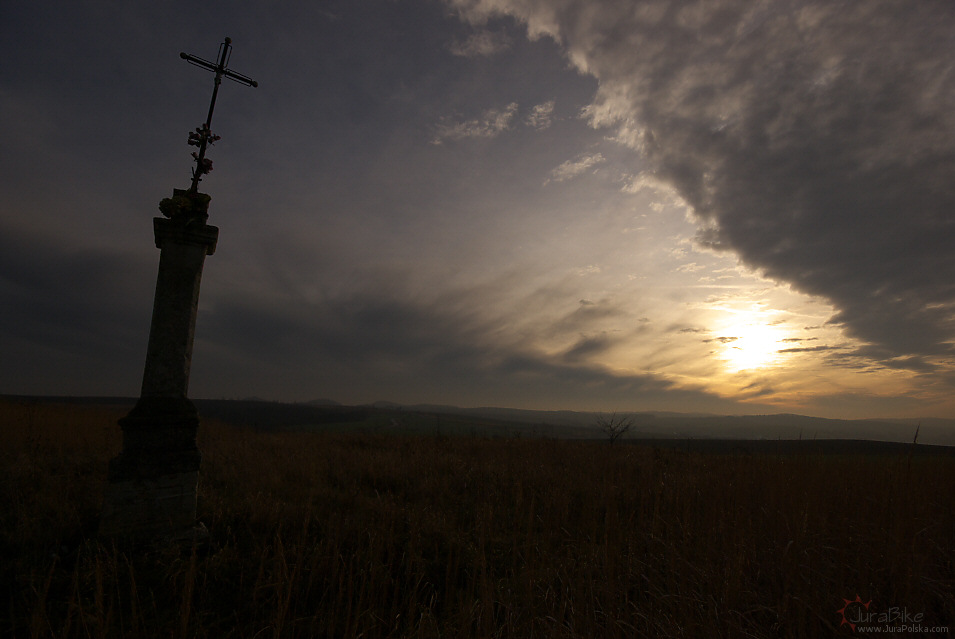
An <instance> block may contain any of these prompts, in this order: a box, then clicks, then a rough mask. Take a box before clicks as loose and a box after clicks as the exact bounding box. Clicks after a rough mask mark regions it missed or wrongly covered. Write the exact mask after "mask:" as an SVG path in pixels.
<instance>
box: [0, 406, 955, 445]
mask: <svg viewBox="0 0 955 639" xmlns="http://www.w3.org/2000/svg"><path fill="white" fill-rule="evenodd" d="M0 400H7V401H42V402H67V403H77V404H109V405H120V406H123V405H125V406H129V407H132V406H133V405H134V404H135V403H136V400H135V399H133V398H128V397H127V398H124V397H30V396H13V395H0ZM193 402H194V403H195V404H196V407H197V409H198V410H199V414H200V415H201V416H203V417H204V418H208V419H220V420H222V421H226V422H229V423H233V424H238V425H245V426H250V427H253V428H259V429H265V430H275V429H285V428H296V429H299V428H309V429H316V428H329V427H335V428H350V429H361V430H366V431H375V432H378V431H382V430H385V431H396V432H419V433H445V434H455V433H461V434H475V435H477V434H480V435H491V436H507V437H519V436H526V437H555V438H572V439H602V438H603V435H602V434H601V433H600V431H599V430H597V429H596V427H595V425H594V419H595V414H594V413H592V412H581V411H568V410H560V411H539V410H525V409H515V408H499V407H479V408H460V407H457V406H444V405H433V404H417V405H410V406H402V405H400V404H396V403H394V402H384V401H380V402H375V403H374V404H369V405H364V406H343V405H341V404H339V403H337V402H334V401H332V400H315V401H312V402H308V403H294V404H289V403H281V402H270V401H265V400H261V399H249V400H224V399H194V400H193ZM627 414H630V415H633V416H634V426H633V428H632V429H631V431H630V432H629V433H627V435H626V439H653V440H674V441H686V440H696V439H699V440H732V441H770V440H772V441H775V440H786V441H800V440H802V441H813V440H866V441H875V442H895V443H902V444H910V443H912V440H913V438H914V437H915V431H916V428H918V429H919V430H918V443H919V444H925V445H930V444H932V445H941V446H955V420H953V419H938V418H926V419H921V420H919V419H884V420H875V419H862V420H846V419H825V418H821V417H807V416H805V415H792V414H773V415H736V416H732V415H701V414H689V413H687V414H684V413H672V412H636V413H627Z"/></svg>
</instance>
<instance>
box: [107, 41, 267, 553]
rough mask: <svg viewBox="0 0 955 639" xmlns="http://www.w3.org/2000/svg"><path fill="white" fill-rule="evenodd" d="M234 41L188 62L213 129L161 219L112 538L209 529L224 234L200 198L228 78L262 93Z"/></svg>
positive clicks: (198, 136)
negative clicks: (205, 485)
mask: <svg viewBox="0 0 955 639" xmlns="http://www.w3.org/2000/svg"><path fill="white" fill-rule="evenodd" d="M231 43H232V41H231V40H230V39H229V38H226V39H225V42H224V43H223V44H222V45H220V47H219V61H218V62H217V63H215V64H213V63H212V62H208V61H206V60H203V59H202V58H197V57H195V56H190V55H187V54H185V53H182V54H180V56H181V57H182V58H183V59H185V60H187V61H188V62H190V63H192V64H196V65H198V66H201V67H204V68H207V69H209V70H212V71H215V74H216V76H215V88H214V89H213V91H212V103H211V104H210V105H209V115H208V117H207V118H206V121H205V123H204V124H203V125H202V126H201V127H199V128H198V129H196V132H195V133H190V134H189V144H190V145H192V146H197V147H199V151H198V152H197V153H193V157H194V159H195V161H196V167H195V168H194V169H193V171H192V186H191V187H190V188H189V189H188V190H186V189H173V196H172V197H171V198H165V199H163V200H162V201H161V202H160V203H159V210H160V211H162V213H163V215H164V216H165V218H162V217H156V218H153V230H154V233H155V238H156V247H157V248H159V249H160V251H161V252H160V255H159V275H158V277H157V278H156V294H155V298H154V301H153V316H152V323H151V325H150V329H149V344H148V347H147V351H146V365H145V367H144V370H143V384H142V391H141V393H140V397H139V400H138V401H137V402H136V406H134V407H133V409H132V410H131V411H130V413H129V414H128V415H127V416H126V417H124V418H122V419H121V420H120V421H119V424H120V426H121V427H122V429H123V450H122V452H121V453H120V454H119V456H118V457H116V458H114V459H112V460H110V463H109V475H108V484H107V487H106V494H105V499H104V503H103V513H102V517H101V519H100V532H101V533H102V534H104V535H110V536H125V537H133V538H139V539H150V540H157V539H160V540H162V539H166V540H169V539H182V540H189V539H196V538H197V537H200V536H202V535H203V531H204V530H205V528H204V527H203V526H202V525H201V524H197V523H196V495H197V487H198V481H199V463H200V461H201V455H200V453H199V448H198V446H197V445H196V434H197V432H198V430H199V414H198V412H197V411H196V407H195V405H194V404H193V403H192V402H191V401H190V400H189V399H188V397H187V391H188V387H189V370H190V367H191V364H192V343H193V336H194V334H195V325H196V312H197V310H198V306H199V281H200V279H201V277H202V266H203V263H204V261H205V257H206V256H207V255H212V254H213V252H214V251H215V248H216V241H217V240H218V237H219V229H218V228H216V227H214V226H209V225H208V224H206V220H207V219H208V217H209V215H208V208H209V201H210V200H211V198H210V197H209V196H208V195H206V194H205V193H200V192H199V190H198V185H199V181H200V179H201V178H202V176H203V175H205V174H206V173H208V172H209V171H210V170H211V168H212V162H211V161H210V160H208V159H206V157H205V153H206V146H207V145H208V144H212V143H213V142H215V140H217V139H218V136H214V135H212V133H211V131H210V128H209V127H210V125H211V124H212V112H213V110H214V109H215V105H216V94H217V93H218V92H219V85H220V84H221V82H222V78H223V77H226V78H230V79H232V80H235V81H237V82H241V83H243V84H246V85H248V86H253V87H254V86H258V83H256V82H255V81H254V80H252V79H250V78H247V77H246V76H244V75H241V74H239V73H235V72H234V71H230V70H229V69H228V68H226V65H227V64H228V62H229V52H230V50H231ZM167 218H168V219H167Z"/></svg>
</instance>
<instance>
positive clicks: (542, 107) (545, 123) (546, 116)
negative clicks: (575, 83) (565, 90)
mask: <svg viewBox="0 0 955 639" xmlns="http://www.w3.org/2000/svg"><path fill="white" fill-rule="evenodd" d="M553 120H554V101H553V100H550V101H549V102H544V103H542V104H538V105H536V106H535V107H534V108H533V109H531V112H530V113H529V114H528V115H527V117H526V118H524V123H525V124H526V125H527V126H529V127H532V128H534V129H537V130H538V131H543V130H544V129H546V128H548V127H549V126H550V125H551V123H553Z"/></svg>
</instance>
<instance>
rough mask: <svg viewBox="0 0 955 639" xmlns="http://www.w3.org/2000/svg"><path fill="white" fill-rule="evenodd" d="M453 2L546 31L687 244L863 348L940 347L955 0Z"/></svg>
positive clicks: (949, 242)
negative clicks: (689, 224) (740, 268)
mask: <svg viewBox="0 0 955 639" xmlns="http://www.w3.org/2000/svg"><path fill="white" fill-rule="evenodd" d="M451 3H452V4H453V5H455V6H456V7H457V8H459V9H460V10H461V11H462V13H463V14H464V15H465V16H467V17H469V18H471V19H472V20H474V21H480V20H481V19H482V18H484V17H486V16H488V15H494V14H496V13H507V14H510V15H513V16H515V17H517V18H518V19H519V20H522V21H524V22H526V23H527V24H528V26H529V28H530V30H531V31H532V32H534V33H536V34H542V33H544V34H549V35H552V36H555V37H556V38H557V39H559V40H560V41H561V42H562V43H563V45H564V46H565V47H566V49H567V51H568V54H569V56H570V58H571V60H572V61H573V62H574V63H575V64H576V65H577V66H578V67H579V68H581V69H583V70H585V71H587V72H588V73H591V74H593V75H594V76H596V77H597V78H598V80H599V81H600V88H599V90H598V94H597V97H596V99H595V103H594V105H593V107H592V108H591V109H590V111H589V115H590V117H591V118H592V119H593V122H594V123H595V124H597V125H613V126H616V127H618V139H619V140H621V141H623V142H625V143H627V144H630V145H632V146H634V147H636V148H639V149H641V150H642V151H643V152H644V153H645V155H646V156H647V157H648V159H649V160H650V161H651V162H652V164H653V166H654V167H655V173H656V177H658V178H660V179H663V180H665V181H667V182H669V183H671V184H673V185H674V186H675V187H676V188H677V189H678V191H679V192H680V194H681V195H682V196H683V198H684V199H685V200H686V201H687V202H688V203H689V204H690V205H692V207H693V209H694V210H695V213H696V215H697V216H698V218H699V220H700V221H701V223H702V231H701V233H700V236H699V240H700V242H701V243H702V244H704V245H706V246H709V247H713V248H715V249H719V250H730V251H734V252H736V253H737V254H738V255H739V256H740V257H741V258H742V260H743V261H744V262H745V263H746V264H747V265H749V266H750V267H753V268H756V269H758V270H760V271H762V272H763V273H765V274H766V275H767V276H768V277H770V278H772V279H775V280H778V281H782V282H788V283H790V284H792V285H793V287H794V288H796V289H797V290H799V291H801V292H803V293H807V294H812V295H818V296H822V297H824V298H826V299H828V300H829V301H831V302H832V303H833V305H834V306H835V308H836V314H835V316H834V317H833V318H832V320H831V321H832V322H833V323H836V324H839V325H842V326H844V327H845V328H846V330H847V332H848V333H849V334H850V335H851V336H854V337H856V338H859V339H860V340H862V341H863V342H867V343H870V344H872V345H874V346H877V347H878V348H877V349H874V350H872V351H870V352H869V354H870V355H872V356H876V357H880V358H895V357H899V356H919V357H932V356H940V355H942V356H945V355H950V354H951V350H952V347H951V344H950V342H951V340H952V339H953V338H955V318H953V309H955V251H953V250H952V247H953V246H955V214H953V212H955V182H953V180H952V175H953V174H955V108H953V107H955V66H953V61H955V56H953V53H955V43H953V38H955V35H953V34H955V5H953V4H952V3H950V2H942V1H936V0H924V1H919V2H906V3H900V2H895V1H891V0H882V1H868V2H830V1H828V0H827V1H826V2H789V1H785V0H778V1H771V2H761V3H754V2H751V1H750V0H720V1H716V2H641V3H633V2H631V1H630V0H603V1H599V2H594V1H593V0H586V1H585V0H451ZM912 361H913V362H915V363H918V362H921V361H923V360H919V359H916V360H912Z"/></svg>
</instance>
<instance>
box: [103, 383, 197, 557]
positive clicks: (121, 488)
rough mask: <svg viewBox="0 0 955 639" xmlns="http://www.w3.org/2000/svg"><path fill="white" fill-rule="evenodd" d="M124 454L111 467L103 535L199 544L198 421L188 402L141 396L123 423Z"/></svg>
mask: <svg viewBox="0 0 955 639" xmlns="http://www.w3.org/2000/svg"><path fill="white" fill-rule="evenodd" d="M119 424H120V426H121V427H122V429H123V451H122V452H121V453H120V455H119V456H118V457H116V458H114V459H112V460H110V463H109V475H108V483H107V486H106V491H105V495H104V502H103V511H102V517H101V519H100V527H99V530H100V534H101V535H103V536H114V537H125V538H130V539H136V540H140V541H159V540H166V541H190V540H198V538H199V537H201V536H202V534H203V532H204V530H205V527H204V526H201V524H197V523H196V502H197V491H198V485H199V464H200V461H201V459H202V457H201V455H200V453H199V448H198V446H197V445H196V434H197V432H198V429H199V417H198V414H197V412H196V409H195V406H193V404H192V402H190V401H189V400H188V399H185V398H142V399H140V400H139V402H138V403H137V404H136V407H135V408H133V410H132V411H130V413H129V415H127V416H126V417H124V418H123V419H121V420H119Z"/></svg>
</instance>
